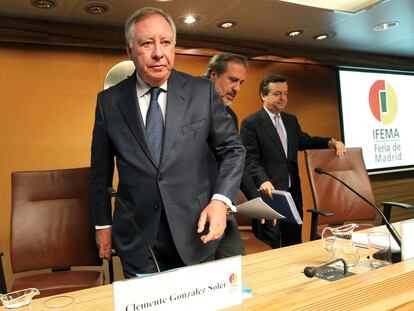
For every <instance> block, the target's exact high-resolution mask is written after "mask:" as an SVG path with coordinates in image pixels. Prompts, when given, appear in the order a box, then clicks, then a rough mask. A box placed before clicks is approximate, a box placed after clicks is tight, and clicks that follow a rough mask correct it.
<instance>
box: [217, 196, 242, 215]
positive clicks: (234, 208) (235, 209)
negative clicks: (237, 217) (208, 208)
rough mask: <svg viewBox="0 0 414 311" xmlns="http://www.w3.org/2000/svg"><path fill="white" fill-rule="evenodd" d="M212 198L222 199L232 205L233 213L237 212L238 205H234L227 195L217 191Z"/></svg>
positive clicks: (229, 205)
mask: <svg viewBox="0 0 414 311" xmlns="http://www.w3.org/2000/svg"><path fill="white" fill-rule="evenodd" d="M211 199H212V200H218V201H221V202H223V203H224V204H226V205H227V206H228V207H230V209H231V211H232V212H233V213H236V212H237V208H236V206H234V205H233V203H232V202H231V200H230V199H229V198H228V197H226V196H224V195H222V194H218V193H215V194H214V195H213V197H212V198H211Z"/></svg>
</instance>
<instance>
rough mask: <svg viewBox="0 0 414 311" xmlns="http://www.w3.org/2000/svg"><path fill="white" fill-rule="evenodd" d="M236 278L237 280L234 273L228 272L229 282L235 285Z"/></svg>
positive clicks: (237, 278)
mask: <svg viewBox="0 0 414 311" xmlns="http://www.w3.org/2000/svg"><path fill="white" fill-rule="evenodd" d="M238 280H239V277H238V276H237V274H236V273H232V274H230V276H229V281H230V284H233V285H237V281H238Z"/></svg>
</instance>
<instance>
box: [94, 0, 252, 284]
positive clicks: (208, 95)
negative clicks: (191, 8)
mask: <svg viewBox="0 0 414 311" xmlns="http://www.w3.org/2000/svg"><path fill="white" fill-rule="evenodd" d="M125 36H126V41H127V45H126V48H127V52H128V55H129V56H130V58H131V59H132V60H133V62H134V65H135V68H136V72H134V74H133V75H132V76H131V77H128V78H127V79H125V80H123V81H121V82H120V83H119V84H117V85H115V86H113V87H111V88H109V89H107V90H105V91H103V92H101V93H99V94H98V99H97V107H96V114H95V125H94V130H93V139H92V157H91V205H92V212H93V221H94V224H95V226H96V229H97V230H96V241H97V245H98V249H99V254H100V256H101V257H102V258H109V257H110V251H111V247H112V240H113V242H114V245H115V249H116V251H117V254H118V255H119V256H120V258H121V262H122V267H123V270H124V275H125V276H126V277H133V276H135V275H136V274H137V273H151V272H155V265H154V264H153V262H152V261H151V260H150V253H149V251H148V250H147V249H146V248H145V247H144V241H143V240H142V239H141V238H140V237H139V236H137V234H136V232H135V231H134V228H133V226H132V225H131V222H130V219H129V218H128V215H126V213H125V212H124V211H123V210H122V209H120V208H118V206H117V204H116V206H115V211H114V215H113V220H112V216H111V201H110V198H109V197H108V195H107V194H106V189H107V187H110V186H112V178H113V173H114V164H115V161H116V167H117V170H118V177H119V184H118V196H119V197H120V198H121V199H122V201H123V202H124V203H125V205H126V207H127V208H128V210H129V212H130V214H131V215H132V217H133V218H134V219H135V221H136V223H137V224H138V226H139V227H140V228H141V230H142V231H143V233H144V235H145V236H146V239H147V240H148V243H149V245H150V247H151V248H152V249H153V251H154V253H155V255H156V257H157V259H158V263H159V265H160V268H161V270H167V269H171V268H176V267H180V266H184V265H192V264H197V263H201V262H205V261H208V260H212V259H214V254H215V251H216V249H217V243H218V239H219V238H220V237H221V236H222V234H223V232H224V229H225V226H226V212H227V208H228V207H230V208H231V207H233V208H234V206H233V203H234V202H235V201H236V197H237V193H238V189H239V184H240V179H241V176H242V172H243V166H244V157H245V150H244V147H243V145H242V144H241V142H240V140H239V138H238V136H237V133H236V131H235V127H234V125H233V123H232V120H231V117H230V116H229V115H228V114H227V113H226V112H225V109H224V106H223V104H222V102H221V99H220V97H219V96H218V95H217V93H216V92H215V90H214V87H213V85H212V83H211V82H210V81H208V80H206V79H202V78H195V77H192V76H190V75H187V74H184V73H181V72H178V71H175V70H174V69H173V65H174V56H175V50H174V48H175V42H176V30H175V25H174V22H173V21H172V19H171V17H170V16H169V15H167V14H166V13H165V12H163V11H162V10H159V9H155V8H143V9H141V10H138V11H137V12H135V13H134V14H133V15H132V16H131V17H130V18H129V19H128V20H127V22H126V25H125ZM210 150H211V152H213V154H214V155H215V156H216V158H217V159H218V175H217V179H216V181H215V183H212V182H211V181H210V179H209V171H210V169H211V167H209V165H208V160H207V159H208V154H209V152H210Z"/></svg>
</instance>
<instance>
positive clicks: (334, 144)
mask: <svg viewBox="0 0 414 311" xmlns="http://www.w3.org/2000/svg"><path fill="white" fill-rule="evenodd" d="M330 147H331V148H335V150H336V155H337V156H338V157H340V158H343V157H344V155H345V152H346V147H345V145H344V143H343V142H341V141H337V140H335V141H331V142H330Z"/></svg>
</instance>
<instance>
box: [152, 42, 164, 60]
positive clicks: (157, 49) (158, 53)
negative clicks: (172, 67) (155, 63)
mask: <svg viewBox="0 0 414 311" xmlns="http://www.w3.org/2000/svg"><path fill="white" fill-rule="evenodd" d="M163 56H164V50H163V49H162V46H161V44H160V43H159V42H158V43H157V42H156V43H155V44H154V49H153V51H152V57H153V58H155V59H160V58H162V57H163Z"/></svg>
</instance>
